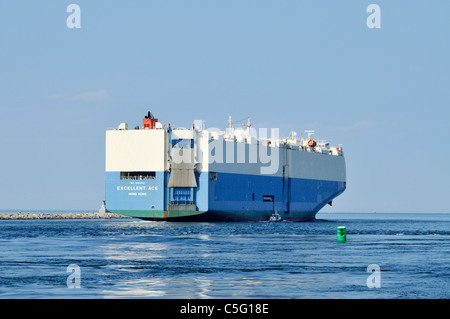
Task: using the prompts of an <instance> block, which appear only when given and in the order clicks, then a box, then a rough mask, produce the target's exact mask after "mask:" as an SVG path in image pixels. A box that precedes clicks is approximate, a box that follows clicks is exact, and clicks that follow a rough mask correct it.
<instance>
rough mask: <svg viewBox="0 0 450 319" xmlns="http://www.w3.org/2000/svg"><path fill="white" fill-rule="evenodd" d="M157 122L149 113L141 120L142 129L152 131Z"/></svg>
mask: <svg viewBox="0 0 450 319" xmlns="http://www.w3.org/2000/svg"><path fill="white" fill-rule="evenodd" d="M157 122H158V119H155V117H154V116H153V114H152V113H150V111H149V112H148V114H147V115H146V116H145V118H144V119H143V120H142V128H143V129H149V130H152V129H154V128H155V124H156V123H157Z"/></svg>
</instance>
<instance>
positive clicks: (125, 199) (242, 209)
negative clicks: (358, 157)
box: [106, 172, 346, 221]
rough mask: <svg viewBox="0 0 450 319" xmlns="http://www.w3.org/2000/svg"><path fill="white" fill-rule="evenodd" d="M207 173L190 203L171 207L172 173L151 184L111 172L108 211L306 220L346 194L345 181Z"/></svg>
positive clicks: (180, 217)
mask: <svg viewBox="0 0 450 319" xmlns="http://www.w3.org/2000/svg"><path fill="white" fill-rule="evenodd" d="M214 174H215V175H214V178H210V174H209V173H208V172H199V173H197V174H196V175H197V176H196V181H197V184H198V187H197V188H196V189H195V190H194V193H193V194H192V195H193V197H194V198H195V201H192V202H194V203H195V205H192V204H190V202H189V203H188V202H186V203H181V204H179V205H172V204H171V203H172V202H171V195H170V191H169V190H170V188H169V187H167V183H168V176H167V175H168V174H165V173H164V172H156V176H155V178H154V179H151V180H121V179H120V173H119V172H107V177H106V201H107V203H108V210H109V211H111V212H113V213H118V214H123V215H128V216H132V217H137V218H141V219H145V220H159V221H163V220H166V221H258V220H268V219H269V218H270V216H271V215H272V214H273V213H274V212H275V211H276V212H278V213H279V214H280V215H281V217H282V218H283V219H284V220H289V221H308V220H313V219H314V218H315V215H316V213H317V212H318V211H319V210H320V209H321V208H322V207H324V206H325V205H326V204H327V203H329V202H331V201H332V200H333V198H335V197H336V196H338V195H340V194H341V193H342V192H343V191H344V190H345V187H346V185H345V182H337V181H324V180H312V179H299V178H283V177H275V176H267V175H246V174H231V173H214Z"/></svg>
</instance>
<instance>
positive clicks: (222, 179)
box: [105, 112, 346, 221]
mask: <svg viewBox="0 0 450 319" xmlns="http://www.w3.org/2000/svg"><path fill="white" fill-rule="evenodd" d="M269 131H270V134H269ZM306 134H307V137H298V136H297V133H296V132H291V134H290V136H289V137H286V138H279V136H278V135H279V134H278V130H277V129H273V128H272V129H270V130H269V129H258V130H256V129H255V128H253V127H252V126H251V123H250V118H248V120H247V122H244V123H241V124H239V123H234V122H233V121H232V120H231V117H230V118H229V120H228V128H226V129H225V130H220V129H217V128H208V129H207V128H206V125H205V122H204V121H194V123H193V125H192V127H190V128H176V127H172V125H171V124H170V123H167V125H164V124H163V123H161V122H159V121H158V119H157V118H155V117H154V116H153V114H151V113H150V112H148V113H147V115H145V117H144V118H143V120H142V126H136V127H133V128H128V125H127V123H120V124H119V125H118V127H117V128H115V129H111V130H107V131H106V153H105V154H106V157H105V171H106V174H105V175H106V176H105V178H106V183H105V200H106V209H107V210H108V211H110V212H112V213H117V214H121V215H127V216H132V217H136V218H140V219H145V220H154V221H260V220H270V218H271V216H273V215H274V214H276V215H277V216H280V218H282V219H283V220H287V221H308V220H313V219H315V215H316V213H317V212H318V211H319V210H320V209H322V208H323V207H324V206H325V205H327V204H330V205H331V204H332V201H333V199H334V198H335V197H337V196H338V195H340V194H341V193H342V192H343V191H344V190H345V188H346V167H345V159H344V153H343V149H342V146H337V147H332V146H330V145H329V143H327V142H326V141H324V140H315V139H314V138H313V134H314V132H312V131H306ZM269 135H270V136H269Z"/></svg>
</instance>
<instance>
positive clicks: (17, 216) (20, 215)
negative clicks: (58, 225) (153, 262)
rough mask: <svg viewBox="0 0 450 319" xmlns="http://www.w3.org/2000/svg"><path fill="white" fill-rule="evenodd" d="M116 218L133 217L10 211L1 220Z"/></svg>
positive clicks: (0, 215) (1, 215) (1, 216)
mask: <svg viewBox="0 0 450 319" xmlns="http://www.w3.org/2000/svg"><path fill="white" fill-rule="evenodd" d="M116 218H132V217H129V216H124V215H118V214H114V213H103V212H102V213H99V212H97V213H61V214H58V213H55V214H54V213H47V214H44V213H41V214H39V213H10V214H0V220H16V219H116Z"/></svg>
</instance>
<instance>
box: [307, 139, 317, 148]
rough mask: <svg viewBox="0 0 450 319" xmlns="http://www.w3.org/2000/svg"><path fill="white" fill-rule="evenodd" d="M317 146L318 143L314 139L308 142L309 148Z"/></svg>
mask: <svg viewBox="0 0 450 319" xmlns="http://www.w3.org/2000/svg"><path fill="white" fill-rule="evenodd" d="M316 145H317V143H316V141H314V140H313V139H310V140H309V141H308V146H309V147H315V146H316Z"/></svg>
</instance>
